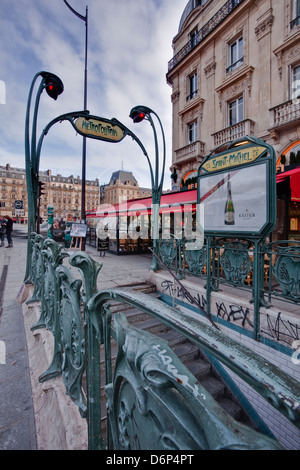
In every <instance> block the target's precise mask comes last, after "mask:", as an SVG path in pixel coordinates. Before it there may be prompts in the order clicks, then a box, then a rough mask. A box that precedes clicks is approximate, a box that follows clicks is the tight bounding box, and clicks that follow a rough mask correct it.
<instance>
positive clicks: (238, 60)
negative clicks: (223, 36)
mask: <svg viewBox="0 0 300 470" xmlns="http://www.w3.org/2000/svg"><path fill="white" fill-rule="evenodd" d="M243 62H244V46H243V36H241V37H239V38H238V39H236V40H235V41H234V42H232V43H230V44H229V45H228V67H227V69H226V72H227V73H228V72H232V71H233V70H235V69H236V68H237V67H239V66H240V65H242V64H243Z"/></svg>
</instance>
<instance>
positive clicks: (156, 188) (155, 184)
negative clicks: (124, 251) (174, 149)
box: [129, 105, 166, 271]
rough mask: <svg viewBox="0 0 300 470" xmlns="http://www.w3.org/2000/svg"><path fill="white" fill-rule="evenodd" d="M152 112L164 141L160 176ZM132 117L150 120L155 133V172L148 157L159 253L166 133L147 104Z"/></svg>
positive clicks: (136, 120) (134, 110)
mask: <svg viewBox="0 0 300 470" xmlns="http://www.w3.org/2000/svg"><path fill="white" fill-rule="evenodd" d="M152 114H153V115H154V116H155V117H156V118H157V120H158V122H159V125H160V129H161V134H162V141H163V162H162V171H161V177H160V178H159V149H158V139H157V132H156V128H155V125H154V121H153V119H152ZM129 116H130V118H131V119H132V120H133V122H134V123H139V122H142V121H143V120H146V121H149V122H150V125H151V127H152V129H153V134H154V144H155V169H154V172H153V168H152V165H151V163H150V160H149V159H148V163H149V167H150V175H151V185H152V206H153V207H152V238H153V251H154V253H155V254H156V255H157V254H158V239H159V206H160V200H161V194H162V187H163V180H164V173H165V163H166V143H165V134H164V130H163V126H162V123H161V120H160V118H159V116H158V115H157V114H156V113H155V112H154V111H153V110H152V109H150V108H148V107H147V106H142V105H138V106H135V107H134V108H132V110H131V111H130V115H129ZM155 254H154V255H153V257H152V264H151V268H150V269H152V270H153V271H157V270H158V268H159V263H158V260H157V257H156V256H155Z"/></svg>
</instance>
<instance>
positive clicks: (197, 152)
mask: <svg viewBox="0 0 300 470" xmlns="http://www.w3.org/2000/svg"><path fill="white" fill-rule="evenodd" d="M204 153H205V144H204V143H203V142H201V141H200V140H197V141H196V142H193V143H192V144H188V145H186V146H185V147H181V148H180V149H178V150H176V151H175V155H176V162H179V161H183V160H188V159H191V158H196V157H199V156H202V157H203V156H204Z"/></svg>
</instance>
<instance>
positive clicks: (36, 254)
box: [26, 232, 44, 304]
mask: <svg viewBox="0 0 300 470" xmlns="http://www.w3.org/2000/svg"><path fill="white" fill-rule="evenodd" d="M30 243H31V244H32V257H31V266H32V275H31V278H32V282H33V284H34V291H33V294H32V297H31V298H30V299H29V300H28V301H27V302H26V303H27V304H30V303H32V302H38V301H40V300H41V298H42V284H43V282H42V280H43V276H44V261H43V256H42V250H43V245H44V237H43V236H42V235H38V234H37V233H35V232H33V233H31V234H30Z"/></svg>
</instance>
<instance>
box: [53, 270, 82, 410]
mask: <svg viewBox="0 0 300 470" xmlns="http://www.w3.org/2000/svg"><path fill="white" fill-rule="evenodd" d="M57 272H58V275H59V277H60V278H61V287H60V303H59V319H60V329H61V332H60V344H61V350H62V379H63V382H64V385H65V387H66V393H67V394H68V395H69V396H70V398H71V399H72V401H73V402H74V403H75V404H76V405H77V406H78V408H79V411H80V414H81V416H82V417H85V416H86V412H87V406H86V397H85V394H84V392H83V388H82V377H83V373H84V371H85V368H86V363H85V331H84V318H83V312H82V310H81V293H80V289H81V286H82V281H81V280H80V279H75V280H74V278H73V276H72V275H71V273H70V270H69V269H68V268H66V267H65V266H60V267H59V268H58V270H57Z"/></svg>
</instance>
